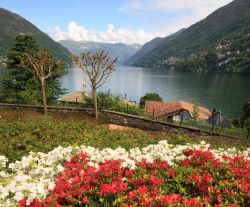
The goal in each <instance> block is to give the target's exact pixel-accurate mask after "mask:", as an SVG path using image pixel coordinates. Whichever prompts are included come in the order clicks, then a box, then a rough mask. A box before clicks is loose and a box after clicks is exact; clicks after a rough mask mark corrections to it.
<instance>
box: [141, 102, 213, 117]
mask: <svg viewBox="0 0 250 207" xmlns="http://www.w3.org/2000/svg"><path fill="white" fill-rule="evenodd" d="M194 107H195V105H194V104H192V103H188V102H185V101H173V102H160V101H147V102H146V105H145V111H146V112H148V113H149V114H151V115H153V113H154V116H155V117H160V116H164V115H168V114H171V115H172V114H177V113H179V112H180V111H182V110H187V111H189V113H190V115H191V116H192V113H193V111H194ZM153 111H154V112H153ZM211 114H212V113H211V112H210V111H209V110H208V109H206V108H204V107H201V106H199V116H198V118H199V119H202V120H206V119H208V118H209V117H210V116H211Z"/></svg>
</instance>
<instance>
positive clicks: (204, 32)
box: [132, 0, 250, 67]
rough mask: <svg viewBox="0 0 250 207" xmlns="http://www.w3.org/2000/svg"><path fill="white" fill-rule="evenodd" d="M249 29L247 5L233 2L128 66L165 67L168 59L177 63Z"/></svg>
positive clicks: (239, 0)
mask: <svg viewBox="0 0 250 207" xmlns="http://www.w3.org/2000/svg"><path fill="white" fill-rule="evenodd" d="M248 28H250V1H248V0H235V1H233V2H231V3H229V4H228V5H226V6H224V7H221V8H219V9H217V10H216V11H214V12H213V13H212V14H210V15H208V16H207V17H206V18H205V19H203V20H201V21H199V22H197V23H195V24H193V25H191V26H190V27H189V28H187V29H186V30H185V31H183V32H181V33H180V34H178V35H176V36H175V37H174V38H168V37H166V38H165V39H164V40H163V41H162V42H161V44H160V45H158V46H157V47H156V48H154V49H153V50H152V51H150V52H149V53H148V54H146V55H145V56H143V57H141V58H140V59H138V60H136V61H135V62H133V63H132V65H134V66H142V67H168V66H171V65H168V64H167V62H168V61H169V59H170V58H173V59H178V58H183V57H187V56H190V55H192V54H194V53H197V52H203V51H205V50H209V49H211V48H213V47H216V46H218V45H220V43H222V42H223V41H224V40H225V39H228V38H231V37H233V36H235V34H237V32H238V33H239V32H242V35H246V33H244V31H248Z"/></svg>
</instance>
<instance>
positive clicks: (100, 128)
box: [0, 109, 250, 161]
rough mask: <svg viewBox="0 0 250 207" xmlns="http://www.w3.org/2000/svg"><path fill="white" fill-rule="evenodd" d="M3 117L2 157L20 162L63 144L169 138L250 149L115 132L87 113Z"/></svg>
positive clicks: (174, 134)
mask: <svg viewBox="0 0 250 207" xmlns="http://www.w3.org/2000/svg"><path fill="white" fill-rule="evenodd" d="M0 117H1V118H0V143H1V145H0V155H1V154H2V155H5V156H6V157H8V158H9V159H10V160H11V161H13V160H16V159H20V158H21V157H22V156H24V155H27V154H28V153H29V152H30V151H34V152H38V151H41V152H48V151H50V150H52V149H53V148H55V147H57V146H59V145H61V146H68V145H82V144H83V145H90V146H93V147H98V148H105V147H111V148H116V147H118V146H121V147H124V148H126V149H129V148H133V147H143V146H147V145H149V144H155V143H157V142H158V141H159V140H162V139H168V140H169V142H171V143H173V144H182V143H183V144H184V143H186V142H200V141H201V140H205V141H207V142H209V143H211V144H212V146H213V147H232V146H236V147H239V148H245V147H250V142H249V141H246V140H243V139H242V140H233V139H226V138H218V137H207V136H196V135H189V134H188V135H184V134H181V133H179V132H178V131H170V132H166V133H162V132H146V131H141V130H131V131H112V130H110V129H108V127H107V124H106V125H105V124H104V123H103V121H100V122H98V123H97V122H96V121H95V120H94V119H93V118H92V117H89V116H84V115H83V114H82V115H80V114H73V113H72V114H71V113H67V114H65V113H52V114H50V115H49V116H48V117H44V116H43V115H42V114H40V113H38V112H28V111H21V110H20V111H13V110H12V111H10V110H4V109H0ZM103 120H104V119H103Z"/></svg>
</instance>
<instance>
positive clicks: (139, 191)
mask: <svg viewBox="0 0 250 207" xmlns="http://www.w3.org/2000/svg"><path fill="white" fill-rule="evenodd" d="M0 206H4V207H9V206H20V207H28V206H31V207H50V206H53V207H60V206H159V207H160V206H231V207H236V206H250V149H248V150H245V151H237V150H236V149H235V148H231V149H226V150H225V149H216V150H215V149H210V146H209V144H206V143H205V142H201V143H200V144H198V145H194V144H193V145H192V144H186V145H171V144H168V142H167V141H165V140H164V141H160V142H159V143H158V144H156V145H149V146H147V147H145V148H143V149H139V148H133V149H130V150H129V151H126V150H125V149H123V148H117V149H110V148H106V149H102V150H100V149H96V148H93V147H87V146H77V147H67V148H62V147H57V148H55V149H54V150H52V151H51V152H49V153H47V154H45V153H40V152H39V153H33V152H31V153H30V154H29V155H28V156H27V157H23V158H22V160H20V161H16V162H15V163H8V159H7V158H6V157H4V156H0Z"/></svg>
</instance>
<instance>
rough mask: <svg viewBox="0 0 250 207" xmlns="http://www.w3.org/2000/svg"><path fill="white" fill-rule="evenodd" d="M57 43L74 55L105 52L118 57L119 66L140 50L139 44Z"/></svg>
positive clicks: (70, 41) (63, 41)
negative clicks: (98, 51)
mask: <svg viewBox="0 0 250 207" xmlns="http://www.w3.org/2000/svg"><path fill="white" fill-rule="evenodd" d="M59 43H60V44H62V45H63V46H64V47H66V48H68V50H69V51H70V52H72V53H73V54H75V55H80V53H81V52H87V51H90V52H91V53H95V52H96V51H97V50H106V51H107V52H108V53H109V54H110V55H111V56H112V57H118V63H119V64H123V63H124V62H125V61H126V60H127V59H128V58H129V57H131V56H132V55H133V54H135V53H136V52H137V51H138V50H139V49H140V48H141V45H139V44H132V45H126V44H122V43H116V44H112V43H101V42H89V41H73V40H61V41H59Z"/></svg>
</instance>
